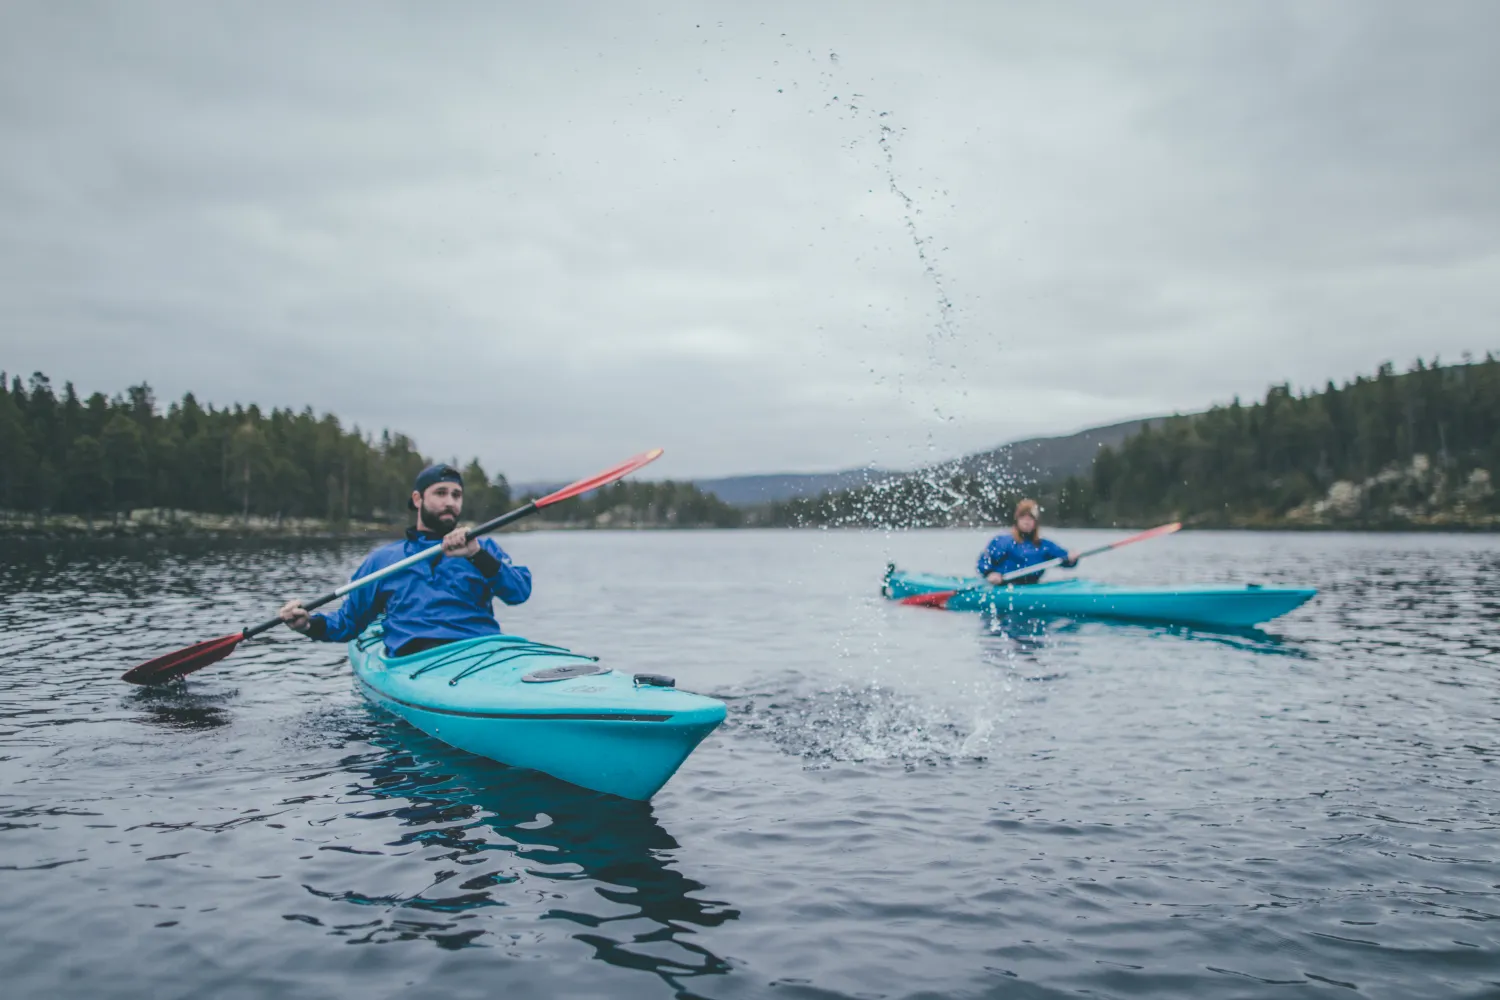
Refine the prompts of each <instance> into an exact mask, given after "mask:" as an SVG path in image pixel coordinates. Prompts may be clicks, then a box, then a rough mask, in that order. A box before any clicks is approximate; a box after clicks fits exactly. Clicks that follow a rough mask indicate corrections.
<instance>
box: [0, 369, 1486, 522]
mask: <svg viewBox="0 0 1500 1000" xmlns="http://www.w3.org/2000/svg"><path fill="white" fill-rule="evenodd" d="M429 461H430V459H429V458H428V457H426V456H424V455H423V454H422V453H421V452H420V451H419V450H418V449H417V446H416V444H415V443H414V442H413V441H412V440H411V439H410V438H409V437H407V436H406V435H404V434H399V433H393V432H390V431H382V432H381V433H380V434H379V435H378V436H377V435H373V434H369V433H365V432H363V431H361V430H360V428H359V427H357V426H356V427H351V428H347V429H346V428H345V427H344V425H343V424H342V423H341V421H340V420H339V418H338V417H336V416H334V415H332V414H324V415H322V416H321V417H320V416H317V415H316V414H315V413H314V411H313V410H312V409H311V408H310V407H309V408H306V409H303V410H301V411H293V410H290V409H272V410H270V411H269V412H267V411H263V410H262V409H261V408H260V407H258V406H256V405H254V404H249V405H240V404H235V405H232V406H228V407H222V408H217V407H214V406H212V405H208V406H205V405H202V404H200V403H199V402H198V400H197V399H196V398H195V397H194V395H193V394H192V393H188V394H187V395H185V396H184V397H183V398H182V399H181V400H177V401H174V402H171V403H169V404H168V405H167V406H166V407H165V409H162V408H161V407H159V406H158V404H157V401H156V399H155V396H154V394H153V393H152V390H151V388H150V387H149V386H147V385H144V384H143V385H137V386H131V387H129V388H128V389H126V390H125V391H124V392H122V393H119V394H117V395H115V396H113V397H106V396H105V395H104V394H102V393H98V392H96V393H93V394H91V395H90V396H88V397H87V398H82V397H80V395H79V394H78V393H77V392H76V391H75V389H74V387H73V385H72V383H66V384H65V385H64V386H63V388H62V390H61V391H58V390H55V389H54V388H53V384H52V382H51V380H50V379H49V378H48V377H47V376H46V375H44V374H42V373H40V372H38V373H34V374H33V375H32V376H31V377H30V379H29V381H28V382H25V383H23V381H22V379H21V378H20V377H19V376H15V377H10V378H7V377H6V376H4V375H0V534H12V535H14V534H27V533H53V534H57V533H61V534H67V533H70V532H77V531H106V532H111V533H116V534H147V535H160V534H173V533H188V534H192V533H209V534H251V535H263V536H283V535H284V536H322V535H330V534H332V535H341V534H360V535H368V534H390V533H392V531H393V530H394V529H395V528H396V527H397V526H399V525H404V524H405V523H407V521H408V518H409V516H410V515H409V514H408V512H407V509H406V498H407V496H408V494H409V491H410V484H411V481H412V479H413V477H414V476H415V475H416V473H417V471H418V470H420V469H421V468H422V467H423V466H424V465H426V464H427V463H428V462H429ZM1497 470H1500V362H1497V361H1496V360H1495V358H1494V357H1492V356H1490V355H1486V356H1485V358H1484V359H1483V360H1482V361H1474V360H1470V359H1465V360H1464V362H1463V363H1461V364H1456V365H1442V364H1440V363H1438V362H1437V361H1434V362H1432V363H1431V364H1428V363H1426V362H1423V361H1421V360H1419V361H1417V362H1416V363H1415V364H1414V365H1412V366H1411V368H1410V369H1409V370H1408V371H1406V372H1404V373H1397V372H1396V371H1395V369H1394V367H1393V366H1392V365H1390V364H1385V365H1382V366H1381V367H1380V368H1379V369H1378V370H1377V371H1376V372H1375V374H1374V375H1372V376H1357V377H1356V378H1354V379H1353V380H1352V381H1349V382H1346V383H1344V384H1343V385H1342V386H1336V385H1334V384H1333V383H1332V382H1329V383H1328V384H1327V385H1326V386H1325V387H1324V388H1323V389H1321V390H1318V391H1302V392H1293V390H1292V388H1291V387H1290V386H1289V385H1284V384H1283V385H1276V386H1272V387H1271V388H1270V390H1269V391H1268V392H1267V393H1266V396H1265V398H1264V399H1263V400H1260V401H1257V402H1254V403H1250V404H1248V405H1246V404H1242V403H1241V402H1240V401H1239V400H1238V399H1236V400H1234V401H1233V402H1232V403H1230V404H1228V405H1223V406H1216V407H1214V408H1212V409H1210V410H1208V411H1207V412H1205V413H1199V414H1193V415H1189V416H1174V417H1169V418H1166V419H1164V420H1162V421H1159V422H1155V423H1154V424H1147V425H1145V426H1144V427H1143V429H1142V430H1141V431H1140V432H1139V433H1137V434H1135V435H1133V436H1131V437H1129V438H1127V439H1126V440H1125V441H1124V442H1123V443H1122V444H1121V445H1120V446H1119V447H1118V448H1107V447H1106V448H1102V449H1101V450H1100V451H1099V453H1098V455H1097V457H1096V458H1095V460H1094V462H1093V465H1092V468H1091V470H1090V472H1089V474H1088V475H1086V476H1072V477H1069V478H1067V479H1063V480H1061V481H1052V482H1032V481H1027V480H1025V479H1024V478H1021V477H1018V476H1017V475H1016V473H1015V471H1014V470H1013V469H1010V468H1005V467H994V468H978V469H976V468H975V467H974V466H973V463H972V461H971V462H969V463H968V464H967V465H966V464H964V460H959V461H955V462H952V463H946V464H944V465H938V466H935V467H933V468H930V469H926V470H922V471H920V472H916V473H911V474H905V475H897V476H892V477H890V478H888V479H886V480H884V481H882V482H878V483H873V484H870V485H867V486H861V487H858V488H855V489H849V490H841V491H837V492H830V493H824V494H822V495H821V496H818V497H812V498H801V499H797V500H792V501H788V502H784V503H775V504H767V505H762V506H759V507H753V508H748V509H747V508H738V507H734V506H731V505H729V504H727V503H725V502H723V501H722V500H720V499H719V498H718V497H717V496H715V495H713V494H712V493H705V492H703V491H702V490H699V489H698V488H697V487H695V486H693V485H692V484H691V483H678V482H671V481H667V482H643V481H638V480H628V481H624V482H620V483H616V484H614V485H612V486H609V487H607V488H605V489H602V490H599V491H597V492H595V493H593V494H589V495H587V496H585V497H582V498H580V499H578V500H576V501H570V502H569V503H567V504H563V505H559V506H558V507H557V508H554V509H552V510H549V511H547V513H546V516H545V517H542V518H537V519H535V520H534V521H532V522H528V524H527V526H528V527H544V526H551V527H579V528H583V527H593V528H598V527H622V528H638V527H662V528H672V527H683V528H688V527H715V528H736V527H885V528H910V527H946V526H965V525H974V526H978V525H994V524H1002V523H1006V522H1007V521H1008V520H1009V516H1010V511H1011V508H1012V507H1013V506H1014V504H1015V502H1016V500H1018V499H1019V498H1020V497H1021V496H1033V497H1036V498H1037V499H1039V500H1040V501H1041V502H1042V504H1043V506H1044V508H1045V509H1046V518H1047V520H1048V521H1049V522H1050V523H1052V524H1057V525H1067V526H1098V527H1105V526H1128V525H1145V524H1154V523H1160V522H1163V521H1167V520H1183V521H1185V522H1186V523H1188V524H1189V525H1190V526H1198V527H1222V528H1346V529H1411V528H1456V529H1479V530H1494V529H1500V494H1497V493H1496V490H1495V487H1494V476H1495V474H1496V472H1497ZM464 479H465V492H466V501H465V518H466V520H471V521H475V520H482V519H484V518H487V517H491V516H494V515H495V514H497V513H500V512H501V511H503V510H507V509H509V508H510V507H511V506H513V505H514V504H517V503H522V502H525V501H526V500H527V499H529V497H525V496H522V497H514V496H512V491H511V489H510V486H509V483H508V482H507V480H506V478H505V476H504V475H502V474H499V473H493V474H492V473H490V472H489V471H487V470H485V469H484V468H483V466H482V465H481V464H480V463H479V461H478V460H477V459H474V460H471V461H470V462H469V463H468V464H467V465H466V466H465V468H464Z"/></svg>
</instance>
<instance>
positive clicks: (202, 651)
mask: <svg viewBox="0 0 1500 1000" xmlns="http://www.w3.org/2000/svg"><path fill="white" fill-rule="evenodd" d="M661 453H662V449H660V448H655V449H653V450H651V451H647V452H642V453H641V454H639V455H637V456H635V457H634V458H631V459H627V460H626V461H624V462H621V463H620V464H619V465H616V466H614V467H613V468H609V469H605V470H604V471H603V472H601V473H599V474H598V475H596V476H590V477H589V478H588V479H580V480H578V482H576V483H570V484H569V485H567V486H564V487H563V488H562V489H560V490H557V491H555V492H553V493H548V494H547V495H546V496H544V497H542V498H540V499H538V500H533V501H531V502H530V503H528V504H526V505H525V506H524V507H517V508H516V509H515V510H513V511H510V512H509V513H505V514H501V515H500V516H499V517H497V518H493V519H492V520H489V521H486V522H484V523H483V524H481V525H479V526H478V527H474V528H470V529H469V531H468V536H469V537H470V538H478V537H479V536H480V535H484V534H488V533H489V532H491V531H494V530H496V529H497V528H503V527H505V526H506V525H507V524H514V523H515V522H517V521H519V520H521V518H523V517H529V516H530V515H532V514H535V513H536V512H537V511H539V510H541V509H542V508H544V507H551V506H552V505H553V504H556V503H562V502H563V501H564V500H571V499H572V498H573V497H576V496H578V495H579V494H582V493H587V492H589V491H590V490H596V489H598V488H599V487H601V486H607V485H609V484H610V483H612V482H614V481H615V480H617V479H623V478H624V477H625V476H628V475H630V473H632V472H634V471H636V470H637V469H639V468H641V467H642V466H644V465H648V464H650V463H651V462H654V461H656V460H657V459H658V458H660V457H661ZM442 552H443V547H442V546H441V545H434V546H432V547H431V548H429V549H424V550H423V551H421V552H418V553H417V554H416V555H412V556H407V557H406V558H405V559H402V560H401V561H400V562H395V563H391V564H390V565H389V566H386V567H385V568H384V569H379V570H376V571H375V572H374V573H371V574H369V575H368V576H362V577H360V578H359V579H358V580H350V581H349V582H348V583H346V584H344V585H343V586H342V587H340V588H338V589H337V590H334V591H330V592H329V593H327V594H324V595H323V596H322V597H319V598H318V599H317V600H313V601H308V602H306V603H305V604H303V605H302V606H303V607H304V608H306V609H307V610H309V611H311V610H312V609H314V608H320V607H322V606H323V605H325V604H327V603H329V602H330V601H336V600H338V599H339V598H340V597H343V596H344V595H345V594H347V593H349V592H350V591H354V590H358V589H359V588H361V587H366V586H369V585H370V584H372V583H374V582H375V581H376V580H381V579H384V578H385V577H388V576H390V575H391V574H392V573H399V572H401V571H402V570H403V569H406V568H407V567H408V566H415V565H416V564H417V563H421V562H427V561H429V560H432V559H435V558H437V557H438V556H440V555H442ZM280 624H281V619H280V618H279V617H277V618H272V619H271V620H270V621H264V622H261V623H260V624H259V625H254V626H251V627H250V628H247V629H242V630H241V631H239V632H231V633H230V634H229V635H226V636H221V637H220V638H218V639H209V640H207V641H205V642H199V643H194V644H193V645H191V646H188V647H187V648H185V649H179V650H177V651H176V652H175V653H168V654H166V655H165V656H158V657H157V658H156V659H154V660H147V661H146V662H145V663H142V664H141V665H140V666H138V667H132V668H131V669H130V670H128V671H126V672H125V673H124V675H122V676H121V678H120V679H121V680H125V681H129V682H130V683H132V684H161V683H164V682H166V681H170V680H175V679H176V678H178V677H181V676H183V675H184V674H190V673H192V672H193V671H195V670H202V669H203V668H204V667H206V666H208V665H209V664H211V663H216V662H218V661H219V660H222V659H224V657H226V656H228V655H229V654H230V653H232V652H234V647H236V646H238V645H239V644H240V643H242V642H244V641H245V640H246V639H250V638H253V637H254V636H257V635H260V634H261V633H262V632H269V631H270V630H271V629H273V628H275V627H276V626H277V625H280Z"/></svg>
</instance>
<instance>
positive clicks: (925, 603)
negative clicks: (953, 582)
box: [896, 590, 958, 608]
mask: <svg viewBox="0 0 1500 1000" xmlns="http://www.w3.org/2000/svg"><path fill="white" fill-rule="evenodd" d="M956 593H958V591H956V590H934V591H933V592H932V593H930V594H910V595H908V596H906V597H903V598H901V600H899V601H897V602H896V603H897V604H910V605H911V606H912V607H917V608H946V607H947V606H948V598H950V597H952V596H953V595H954V594H956Z"/></svg>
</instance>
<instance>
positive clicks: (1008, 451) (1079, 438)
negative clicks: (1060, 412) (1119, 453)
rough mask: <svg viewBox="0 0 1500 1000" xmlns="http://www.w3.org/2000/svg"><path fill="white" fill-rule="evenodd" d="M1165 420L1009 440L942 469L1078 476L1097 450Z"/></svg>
mask: <svg viewBox="0 0 1500 1000" xmlns="http://www.w3.org/2000/svg"><path fill="white" fill-rule="evenodd" d="M1164 420H1166V418H1165V417H1148V418H1146V419H1144V420H1126V421H1124V422H1123V423H1118V424H1109V425H1108V426H1105V427H1090V428H1089V429H1088V430H1084V431H1079V432H1078V433H1077V434H1068V435H1066V436H1064V437H1044V438H1027V439H1026V440H1025V441H1012V442H1011V443H1010V444H1002V445H1001V446H1000V447H998V448H994V449H991V450H990V451H981V452H978V453H976V454H973V455H968V456H965V457H964V458H961V459H959V460H958V461H957V462H953V463H944V467H945V468H953V469H955V470H956V471H959V472H967V473H981V472H986V471H989V470H991V469H997V470H1002V471H1008V472H1010V473H1012V474H1013V475H1018V476H1020V477H1021V478H1023V479H1028V480H1034V481H1037V482H1045V481H1048V480H1052V479H1066V478H1067V477H1068V476H1081V475H1083V474H1084V473H1086V472H1088V471H1089V468H1090V466H1092V465H1093V464H1094V456H1095V455H1097V454H1098V453H1099V449H1100V448H1118V447H1119V446H1120V444H1121V443H1122V442H1123V441H1124V440H1125V439H1126V438H1128V437H1130V436H1131V435H1133V434H1137V433H1139V432H1140V430H1141V428H1143V427H1145V426H1146V425H1147V424H1150V425H1152V426H1153V427H1160V426H1161V424H1162V422H1163V421H1164Z"/></svg>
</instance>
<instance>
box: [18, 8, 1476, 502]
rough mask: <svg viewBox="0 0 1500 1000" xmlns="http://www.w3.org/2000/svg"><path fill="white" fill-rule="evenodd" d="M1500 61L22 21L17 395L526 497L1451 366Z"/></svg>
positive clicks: (1382, 13)
mask: <svg viewBox="0 0 1500 1000" xmlns="http://www.w3.org/2000/svg"><path fill="white" fill-rule="evenodd" d="M1497 38H1500V4H1495V3H1486V2H1477V3H1462V2H1445V3H1441V4H1420V5H1419V4H1411V3H1402V4H1378V3H1371V2H1367V0H1357V2H1348V3H1335V2H1327V3H1318V4H1305V3H1287V4H1276V3H1249V2H1246V3H1239V4H1224V3H1216V4H1206V3H1202V2H1198V0H1192V2H1185V3H1180V4H1179V3H1150V4H1148V3H1130V4H1121V3H1114V2H1099V3H1029V4H1003V3H995V2H990V0H983V2H975V3H969V4H960V3H951V4H936V5H931V4H922V5H919V4H895V3H891V4H872V3H857V4H848V5H829V4H807V3H788V4H784V5H777V4H772V3H756V4H725V5H722V6H714V5H708V4H680V5H679V4H672V3H670V2H663V3H654V4H651V5H649V6H647V5H636V4H628V3H615V2H600V3H595V4H521V3H510V4H502V3H498V2H486V3H474V4H465V3H455V2H446V3H409V4H377V3H370V2H364V0H361V2H359V3H346V4H334V3H321V4H316V5H314V4H291V3H285V4H274V3H266V2H255V3H240V4H231V3H199V2H196V0H182V2H175V3H149V2H131V3H113V4H100V5H97V6H93V5H89V4H84V3H71V2H70V3H58V2H55V0H45V2H41V3H24V2H15V0H10V2H7V3H5V4H4V5H3V6H0V367H4V368H6V369H8V370H10V371H11V372H17V371H20V372H22V373H29V372H30V371H32V370H33V369H41V370H43V371H46V372H47V373H48V374H49V375H51V376H52V377H53V379H54V381H56V382H58V383H61V382H62V381H64V380H69V379H71V380H72V381H73V382H75V383H76V384H77V386H78V387H79V389H80V390H81V391H84V392H89V391H93V390H96V389H101V390H104V391H106V392H109V393H113V392H115V391H118V390H120V389H123V388H124V387H125V386H126V385H127V384H131V383H136V382H140V381H147V382H149V383H150V384H151V385H152V386H153V387H155V388H156V390H157V393H158V396H159V398H162V399H164V400H165V399H169V398H172V397H176V396H180V395H181V394H182V393H183V392H185V391H188V390H192V391H194V392H196V393H197V394H198V396H199V398H200V399H201V400H204V401H209V402H213V403H216V404H220V405H222V404H227V403H231V402H235V401H242V402H249V401H256V402H259V403H261V404H262V405H263V406H267V405H276V406H293V407H297V408H301V407H302V406H304V405H309V404H310V405H312V406H313V407H314V408H316V409H317V410H318V411H319V412H322V411H332V412H334V413H337V414H338V415H339V416H341V417H343V418H344V419H346V420H348V421H351V422H357V423H358V424H359V425H360V426H361V427H363V428H366V429H374V430H378V429H379V428H382V427H390V428H393V429H397V430H402V431H405V432H407V433H409V434H411V435H412V436H414V437H415V438H416V440H417V442H418V444H419V445H420V446H421V447H422V449H423V450H424V451H426V452H427V453H429V454H435V455H438V456H440V457H450V456H456V457H459V458H467V457H469V456H471V455H477V456H479V457H480V458H481V459H482V460H483V461H484V462H485V464H486V466H487V467H489V468H491V469H499V470H503V471H504V472H506V473H507V474H508V475H510V477H511V478H512V479H513V480H535V479H549V478H555V479H568V478H572V477H574V476H577V475H580V474H582V473H585V472H589V471H592V470H593V469H594V468H596V467H599V466H602V465H606V464H610V463H611V462H613V461H615V460H616V459H618V458H621V457H624V456H625V455H627V454H630V453H633V452H635V451H639V450H642V449H644V448H646V447H650V446H655V445H661V446H663V447H665V448H666V449H667V458H665V459H663V460H662V462H661V463H659V464H658V466H656V467H655V472H656V474H657V475H660V476H675V477H685V476H706V475H718V474H728V473H740V472H770V471H787V470H821V469H834V468H844V467H849V466H857V465H861V464H864V463H870V462H873V463H877V464H882V465H886V466H892V467H910V466H912V465H915V464H919V463H920V462H922V461H924V460H925V459H927V458H929V457H948V456H952V455H957V454H960V453H963V452H967V451H972V450H977V449H981V448H986V447H990V446H993V445H995V444H998V443H1000V442H1003V441H1006V440H1010V439H1014V438H1018V437H1023V436H1031V435H1035V434H1042V433H1055V432H1067V431H1072V430H1076V429H1079V428H1082V427H1085V426H1089V425H1092V424H1098V423H1105V422H1112V421H1115V420H1119V419H1124V418H1127V417H1132V416H1142V415H1148V414H1157V413H1163V412H1171V411H1173V410H1193V409H1198V408H1202V407H1205V406H1207V405H1209V404H1210V403H1213V402H1215V401H1227V400H1228V399H1229V398H1231V397H1232V396H1233V395H1235V394H1236V393H1238V394H1241V395H1243V396H1245V397H1247V398H1248V397H1255V396H1259V395H1261V394H1262V393H1263V392H1264V391H1265V388H1266V386H1267V385H1268V384H1270V383H1272V382H1279V381H1282V380H1290V381H1291V382H1292V383H1293V384H1294V385H1298V386H1307V385H1321V384H1322V383H1323V382H1324V381H1325V380H1326V379H1329V378H1334V379H1338V380H1342V379H1343V378H1345V377H1348V376H1352V375H1353V374H1355V373H1356V372H1361V371H1364V372H1368V371H1370V370H1373V368H1374V367H1375V366H1376V365H1377V364H1378V363H1379V362H1381V361H1383V360H1386V359H1392V360H1395V361H1396V362H1397V363H1398V365H1400V366H1402V367H1404V366H1405V364H1406V363H1407V362H1409V361H1410V360H1411V359H1412V358H1414V357H1416V356H1417V355H1422V356H1424V357H1429V358H1430V357H1431V356H1432V355H1434V354H1441V355H1442V356H1443V357H1444V358H1445V359H1448V360H1458V358H1459V355H1460V354H1461V352H1463V351H1472V352H1474V353H1476V354H1482V353H1483V352H1484V351H1485V350H1487V349H1493V348H1500V329H1497V323H1496V317H1497V316H1500V180H1497V178H1500V100H1497V98H1496V95H1497V94H1500V58H1497V57H1496V54H1495V53H1496V49H1495V40H1496V39H1497ZM884 129H889V131H883V130H884ZM882 136H884V137H885V141H884V142H882ZM908 199H909V200H908Z"/></svg>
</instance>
